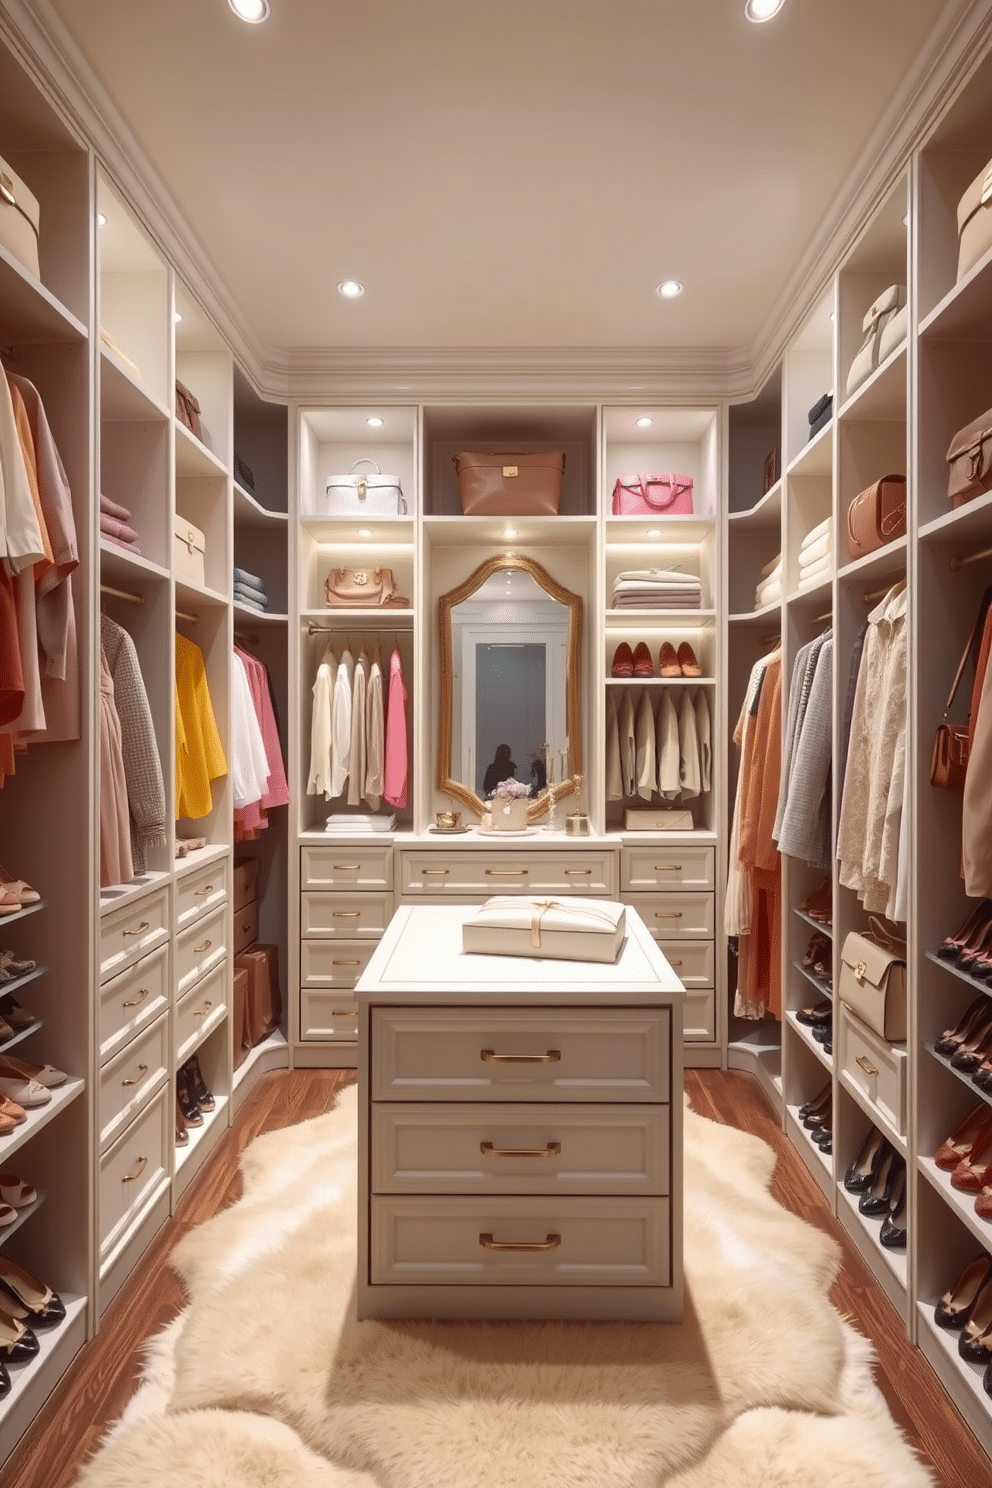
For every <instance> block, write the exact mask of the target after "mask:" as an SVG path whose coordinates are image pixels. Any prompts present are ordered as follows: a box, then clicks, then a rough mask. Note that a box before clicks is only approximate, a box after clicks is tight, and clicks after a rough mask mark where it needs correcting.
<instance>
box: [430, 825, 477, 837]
mask: <svg viewBox="0 0 992 1488" xmlns="http://www.w3.org/2000/svg"><path fill="white" fill-rule="evenodd" d="M427 830H428V832H433V833H434V836H435V837H461V835H462V833H463V832H471V830H472V828H471V827H428V828H427Z"/></svg>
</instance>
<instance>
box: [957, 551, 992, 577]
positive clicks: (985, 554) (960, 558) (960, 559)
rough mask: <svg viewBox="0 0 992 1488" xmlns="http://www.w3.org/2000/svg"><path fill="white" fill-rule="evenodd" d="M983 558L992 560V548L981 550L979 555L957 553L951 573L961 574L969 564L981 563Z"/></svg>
mask: <svg viewBox="0 0 992 1488" xmlns="http://www.w3.org/2000/svg"><path fill="white" fill-rule="evenodd" d="M983 558H992V548H979V550H978V552H977V553H956V554H955V556H954V557H953V558H952V559H951V573H959V572H960V571H961V569H962V568H967V567H968V565H969V563H980V562H981V561H982V559H983Z"/></svg>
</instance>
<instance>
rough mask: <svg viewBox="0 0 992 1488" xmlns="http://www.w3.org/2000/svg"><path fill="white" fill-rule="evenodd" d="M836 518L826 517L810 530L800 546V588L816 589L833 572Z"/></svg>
mask: <svg viewBox="0 0 992 1488" xmlns="http://www.w3.org/2000/svg"><path fill="white" fill-rule="evenodd" d="M833 540H834V519H833V517H826V518H825V519H824V520H823V521H822V522H820V524H819V525H818V526H816V527H814V528H813V530H812V532H808V533H807V534H806V536H805V537H804V538H803V540H802V544H801V545H800V548H799V588H800V589H815V588H816V587H817V585H818V584H822V583H823V581H824V580H825V579H829V578H830V575H831V574H832V573H833V569H834V561H833Z"/></svg>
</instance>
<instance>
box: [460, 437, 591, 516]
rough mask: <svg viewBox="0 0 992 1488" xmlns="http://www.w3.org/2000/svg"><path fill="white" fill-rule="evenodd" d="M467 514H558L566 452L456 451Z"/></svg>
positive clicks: (463, 502) (463, 505)
mask: <svg viewBox="0 0 992 1488" xmlns="http://www.w3.org/2000/svg"><path fill="white" fill-rule="evenodd" d="M452 460H453V463H454V466H455V472H456V474H457V476H458V499H459V500H460V502H461V504H462V511H463V513H464V514H465V516H467V517H555V516H557V515H558V507H559V505H560V504H561V482H562V476H563V475H564V473H565V456H564V454H563V453H562V452H561V451H560V450H558V451H553V450H539V451H536V452H533V453H530V454H528V453H519V454H517V453H513V452H510V451H505V450H501V451H498V452H497V453H495V454H488V455H487V454H472V453H468V452H463V453H462V454H460V455H453V456H452Z"/></svg>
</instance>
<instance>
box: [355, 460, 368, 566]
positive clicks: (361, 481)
mask: <svg viewBox="0 0 992 1488" xmlns="http://www.w3.org/2000/svg"><path fill="white" fill-rule="evenodd" d="M367 490H368V479H367V477H366V476H364V475H360V476H359V477H358V499H359V501H364V500H365V493H366V491H367ZM356 582H357V580H356ZM363 582H364V580H363Z"/></svg>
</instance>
